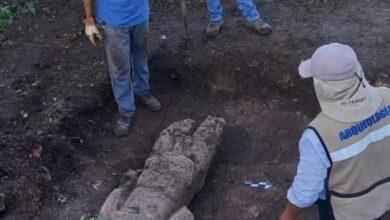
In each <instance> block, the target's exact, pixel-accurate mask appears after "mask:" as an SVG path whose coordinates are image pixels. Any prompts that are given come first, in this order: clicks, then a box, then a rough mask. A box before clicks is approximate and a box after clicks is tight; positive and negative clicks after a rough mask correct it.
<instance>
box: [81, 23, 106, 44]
mask: <svg viewBox="0 0 390 220" xmlns="http://www.w3.org/2000/svg"><path fill="white" fill-rule="evenodd" d="M84 24H85V34H86V35H87V37H88V38H89V40H90V41H91V43H92V44H93V46H96V41H95V38H97V39H98V40H102V34H101V33H100V31H99V29H98V28H97V26H96V24H95V21H94V20H93V19H92V21H91V20H90V19H85V21H84Z"/></svg>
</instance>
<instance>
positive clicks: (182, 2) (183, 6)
mask: <svg viewBox="0 0 390 220" xmlns="http://www.w3.org/2000/svg"><path fill="white" fill-rule="evenodd" d="M180 6H181V12H182V14H183V20H184V31H185V36H184V38H185V40H188V39H189V34H188V20H187V5H186V0H180Z"/></svg>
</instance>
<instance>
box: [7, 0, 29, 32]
mask: <svg viewBox="0 0 390 220" xmlns="http://www.w3.org/2000/svg"><path fill="white" fill-rule="evenodd" d="M36 13H37V9H36V6H35V4H34V2H27V3H24V4H21V3H19V2H18V1H17V0H10V1H5V2H4V3H2V4H1V5H0V31H1V30H4V29H5V28H7V27H8V26H9V25H11V24H12V23H13V22H14V21H15V20H16V19H19V18H25V17H30V16H33V15H35V14H36Z"/></svg>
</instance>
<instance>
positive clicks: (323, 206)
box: [316, 199, 390, 220]
mask: <svg viewBox="0 0 390 220" xmlns="http://www.w3.org/2000/svg"><path fill="white" fill-rule="evenodd" d="M316 204H317V208H318V216H319V219H320V220H335V218H334V216H333V212H332V207H331V206H330V203H329V202H328V201H325V200H321V199H319V200H318V201H317V203H316ZM375 220H390V212H389V213H386V214H385V215H383V216H382V217H381V218H378V219H375Z"/></svg>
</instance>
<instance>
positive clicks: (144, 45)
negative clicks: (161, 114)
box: [102, 21, 150, 117]
mask: <svg viewBox="0 0 390 220" xmlns="http://www.w3.org/2000/svg"><path fill="white" fill-rule="evenodd" d="M148 26H149V24H148V22H147V21H146V22H143V23H141V24H139V25H135V26H132V27H129V28H118V27H113V26H110V25H107V24H103V25H102V33H103V39H104V45H105V49H106V55H107V61H108V66H109V72H110V77H111V84H112V90H113V92H114V96H115V101H116V103H117V104H118V109H119V113H120V114H121V115H124V116H126V117H132V116H133V115H134V112H135V96H137V95H143V94H146V93H148V92H149V90H150V87H149V68H148V31H149V27H148Z"/></svg>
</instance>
